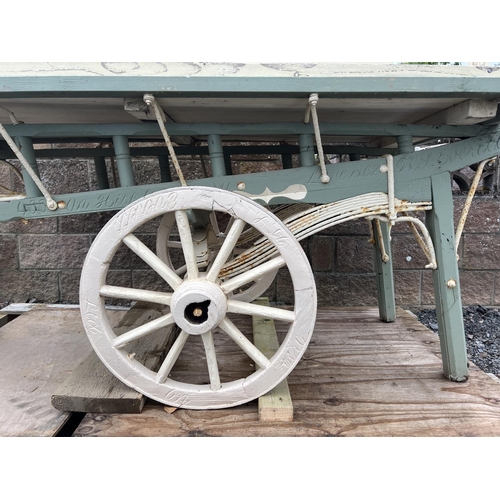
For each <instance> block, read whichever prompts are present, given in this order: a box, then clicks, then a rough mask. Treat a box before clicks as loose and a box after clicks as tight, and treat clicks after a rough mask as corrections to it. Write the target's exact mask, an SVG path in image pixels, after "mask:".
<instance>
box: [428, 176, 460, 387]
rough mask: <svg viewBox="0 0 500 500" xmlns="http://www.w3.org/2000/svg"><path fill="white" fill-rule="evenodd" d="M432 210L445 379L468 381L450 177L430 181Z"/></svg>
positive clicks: (436, 291)
mask: <svg viewBox="0 0 500 500" xmlns="http://www.w3.org/2000/svg"><path fill="white" fill-rule="evenodd" d="M431 186H432V205H433V209H432V210H431V211H430V212H427V218H426V221H427V225H428V227H429V233H430V235H431V237H432V239H433V242H434V248H435V251H436V261H437V269H436V270H435V271H433V279H434V294H435V300H436V314H437V321H438V328H439V339H440V343H441V354H442V357H443V370H444V374H445V376H446V377H447V378H448V379H450V380H453V381H455V382H463V381H465V380H467V378H468V368H467V349H466V345H465V334H464V323H463V318H462V301H461V297H460V282H459V277H458V264H457V257H456V251H455V235H454V233H455V230H454V227H453V198H452V194H451V182H450V174H449V173H448V172H443V173H441V174H438V175H435V176H433V177H432V178H431Z"/></svg>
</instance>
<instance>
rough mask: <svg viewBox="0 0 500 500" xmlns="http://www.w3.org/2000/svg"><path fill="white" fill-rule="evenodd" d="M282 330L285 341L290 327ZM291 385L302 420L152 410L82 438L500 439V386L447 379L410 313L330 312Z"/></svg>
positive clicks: (480, 376)
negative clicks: (385, 318)
mask: <svg viewBox="0 0 500 500" xmlns="http://www.w3.org/2000/svg"><path fill="white" fill-rule="evenodd" d="M248 323H250V320H249V321H248ZM238 327H240V329H243V330H245V331H246V329H247V328H248V327H247V324H246V323H245V322H243V321H240V322H238ZM275 327H276V332H277V335H278V338H283V335H285V334H286V330H287V326H286V324H285V323H282V322H275ZM243 330H242V331H243ZM186 354H187V353H186ZM242 363H245V361H244V360H243V361H242ZM221 373H222V370H221ZM288 385H289V388H290V393H291V396H292V398H293V403H294V419H293V422H280V423H276V422H263V421H259V418H258V414H257V411H256V408H257V402H252V403H249V404H247V405H242V406H240V407H235V408H228V409H224V410H184V409H178V410H176V411H175V412H173V413H171V414H168V413H166V412H165V411H164V410H163V408H162V407H161V406H160V407H158V406H153V405H150V404H147V405H146V406H145V407H144V410H143V412H142V414H141V415H105V416H102V415H97V414H88V415H87V416H86V417H85V418H84V420H83V421H82V423H81V425H80V427H79V428H78V429H77V431H76V433H75V435H77V436H431V437H432V436H500V384H499V383H498V382H497V381H495V380H493V379H492V378H490V377H489V376H488V375H487V374H486V373H484V372H482V371H481V370H479V369H478V368H477V367H475V366H474V365H473V364H472V363H471V367H470V377H469V380H468V381H467V382H463V383H456V382H451V381H450V380H447V379H446V378H445V377H443V375H442V369H441V359H440V349H439V337H438V336H437V335H436V334H435V333H434V332H432V331H430V330H428V329H427V328H425V327H424V326H423V325H422V324H421V323H419V322H418V320H417V319H416V318H414V317H413V316H411V315H410V314H408V313H405V312H404V311H403V310H402V309H398V310H397V318H396V321H394V322H393V323H384V322H381V321H380V320H379V317H378V308H376V307H375V308H362V307H358V308H347V309H339V308H321V309H320V310H318V320H317V323H316V328H315V332H314V334H313V338H312V341H311V343H310V344H309V347H308V349H307V351H306V353H305V355H304V357H303V358H302V360H301V361H300V362H299V364H298V365H297V367H296V368H295V369H294V370H293V371H292V373H291V374H290V375H289V377H288Z"/></svg>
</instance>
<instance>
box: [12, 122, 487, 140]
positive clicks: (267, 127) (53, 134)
mask: <svg viewBox="0 0 500 500" xmlns="http://www.w3.org/2000/svg"><path fill="white" fill-rule="evenodd" d="M5 129H6V130H7V132H8V133H9V134H10V136H11V137H19V136H24V137H31V138H47V139H53V140H55V139H57V138H69V137H74V138H77V137H87V138H90V137H95V138H98V139H100V140H102V138H107V139H110V138H112V137H113V136H116V135H121V136H125V137H128V138H129V139H130V138H137V137H150V138H159V139H161V138H162V135H161V132H160V129H159V127H158V124H156V123H131V124H128V123H127V124H45V125H26V124H21V125H6V126H5ZM167 129H168V133H169V134H170V135H171V136H189V137H192V136H203V137H205V136H208V135H210V134H217V135H220V136H232V135H237V136H244V137H251V136H263V135H265V136H299V135H300V134H311V135H313V134H314V129H313V126H312V124H310V123H309V124H305V123H286V122H275V123H243V124H242V123H168V124H167ZM487 131H488V129H487V128H486V129H485V128H484V127H482V126H481V125H410V124H396V125H394V124H378V123H332V122H322V123H321V135H322V136H323V137H324V136H329V135H345V136H373V137H380V136H391V137H398V136H401V135H412V136H413V137H439V138H444V137H472V136H476V135H480V134H483V133H485V132H487Z"/></svg>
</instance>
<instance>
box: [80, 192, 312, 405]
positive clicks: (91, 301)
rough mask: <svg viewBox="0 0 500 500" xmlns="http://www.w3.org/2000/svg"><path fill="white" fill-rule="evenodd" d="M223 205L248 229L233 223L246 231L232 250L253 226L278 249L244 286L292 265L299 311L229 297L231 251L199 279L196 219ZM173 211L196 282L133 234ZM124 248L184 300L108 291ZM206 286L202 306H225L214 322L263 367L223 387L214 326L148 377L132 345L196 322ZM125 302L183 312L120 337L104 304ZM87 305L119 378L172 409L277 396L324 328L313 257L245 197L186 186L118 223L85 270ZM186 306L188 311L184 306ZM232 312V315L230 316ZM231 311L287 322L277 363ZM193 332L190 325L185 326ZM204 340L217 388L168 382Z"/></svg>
mask: <svg viewBox="0 0 500 500" xmlns="http://www.w3.org/2000/svg"><path fill="white" fill-rule="evenodd" d="M214 206H217V208H218V210H221V211H226V212H227V213H230V214H231V215H233V216H234V217H235V218H236V219H237V221H238V220H239V221H241V222H239V223H238V224H233V226H236V229H234V232H233V234H232V235H228V238H227V239H226V241H229V242H231V241H234V244H235V243H236V241H237V236H238V234H237V233H238V229H239V230H240V232H241V230H242V229H243V227H244V223H247V224H250V225H252V226H253V227H255V228H257V229H258V230H259V231H260V233H261V234H262V235H263V236H265V237H267V238H268V239H269V240H270V241H271V242H272V243H273V244H275V246H276V248H277V250H278V252H279V256H278V257H275V258H274V259H272V260H271V261H269V262H267V263H265V264H261V265H259V266H257V267H256V268H255V269H254V270H252V271H250V274H249V275H247V276H246V278H245V277H243V275H241V276H240V278H241V279H240V280H239V282H241V280H242V279H244V278H245V279H248V278H249V277H250V278H251V277H252V276H253V277H255V276H257V275H258V274H259V273H261V274H265V273H269V272H271V271H277V269H278V267H282V266H283V265H286V266H287V267H288V271H289V273H290V277H291V280H292V283H293V289H294V302H295V305H294V309H293V311H288V310H283V309H277V308H264V309H262V307H263V306H255V305H253V304H248V303H245V302H243V301H239V300H235V299H228V298H227V297H228V295H229V293H230V292H231V291H232V287H237V286H238V283H239V282H238V280H234V279H230V280H228V281H227V282H225V283H222V284H220V283H218V280H217V274H218V272H217V268H218V267H222V265H223V264H224V263H225V261H226V258H225V257H224V253H226V254H228V255H229V253H228V252H230V250H231V249H230V248H229V247H230V243H228V244H227V245H226V247H225V248H224V245H223V246H222V247H221V251H220V252H219V254H218V256H217V258H216V259H215V261H214V263H213V265H212V268H211V269H210V270H209V271H208V273H206V274H203V273H200V272H199V271H198V269H197V266H196V265H195V264H196V262H195V258H194V257H193V248H192V243H190V231H189V225H188V223H187V216H186V210H189V209H198V210H207V211H210V210H212V209H213V207H214ZM165 212H174V213H175V214H176V219H177V222H178V224H179V228H180V232H181V235H180V236H181V241H182V243H183V245H182V247H183V248H182V250H183V252H184V255H185V257H186V263H187V276H186V277H185V278H181V277H179V276H177V275H176V274H175V273H174V272H173V270H172V269H171V268H169V266H168V265H166V264H164V263H163V261H162V260H161V259H159V258H158V257H157V256H156V255H155V254H154V253H153V252H151V251H150V250H148V249H147V248H146V250H145V246H144V245H143V244H141V242H140V240H138V239H137V238H136V237H135V236H134V235H133V234H132V233H133V231H135V230H137V229H138V228H139V227H140V226H141V225H142V224H144V223H145V222H147V221H149V220H150V219H152V218H154V217H157V216H160V215H162V214H163V213H165ZM186 223H187V227H186ZM181 227H183V229H181ZM122 244H125V245H127V246H128V247H129V248H131V249H132V250H133V251H134V252H135V253H136V254H137V255H139V256H140V257H141V258H142V259H143V260H144V261H145V262H147V263H148V264H149V265H150V266H151V267H152V268H153V269H154V270H155V271H156V272H157V273H158V274H159V275H160V276H162V278H163V279H164V280H165V281H166V282H167V283H169V284H170V286H171V287H172V288H173V289H174V292H173V293H172V294H169V293H160V292H156V291H146V292H144V291H140V290H139V291H138V290H135V289H122V288H120V287H113V286H109V285H107V284H106V275H107V271H108V267H109V262H110V261H111V259H112V257H113V255H114V254H115V252H116V251H117V250H118V248H119V247H120V246H121V245H122ZM244 274H246V273H244ZM197 281H198V282H200V283H201V282H207V283H208V285H209V286H208V287H207V290H205V291H201V292H200V294H201V296H202V298H203V297H206V298H207V300H213V301H214V302H216V301H218V303H221V304H219V305H217V306H213V307H216V313H217V314H219V316H218V317H216V319H215V320H214V321H215V323H217V324H218V328H219V329H220V330H222V331H223V332H224V334H225V335H227V336H229V337H230V338H231V339H232V340H233V341H234V342H235V343H236V344H237V345H238V346H239V347H240V348H241V349H242V350H243V351H244V353H245V354H246V355H247V356H248V357H249V358H251V359H252V360H253V361H254V362H255V363H256V365H257V366H259V367H260V368H259V369H258V370H257V371H255V372H254V373H252V374H250V375H249V376H247V377H245V378H241V379H238V380H233V381H228V382H223V383H221V382H220V377H219V371H218V368H217V354H216V352H215V349H214V341H213V336H214V334H213V324H210V325H209V328H208V330H207V329H201V330H203V331H201V330H200V331H197V332H195V333H193V332H189V331H186V330H188V328H186V329H185V330H182V331H181V334H180V335H179V337H178V338H177V340H176V341H175V342H174V345H173V346H172V348H171V349H170V351H169V353H168V354H167V357H166V358H165V360H164V361H163V364H162V366H161V367H160V369H159V370H158V372H153V371H152V370H150V369H148V368H146V367H145V366H144V365H142V364H141V363H140V362H138V361H137V360H135V359H133V356H130V353H129V352H128V351H127V345H128V343H129V342H130V341H131V340H134V339H138V338H141V337H144V336H146V335H148V334H149V333H151V332H153V331H156V330H157V329H158V328H160V327H162V326H165V325H168V324H172V323H174V322H175V321H176V318H177V320H179V317H180V315H181V314H188V313H187V312H186V310H187V309H186V308H184V309H182V308H183V307H184V306H185V304H188V305H189V307H191V306H192V304H195V305H194V306H193V307H196V304H198V303H200V304H202V303H203V300H201V301H200V300H199V297H198V298H196V300H195V298H194V297H195V296H194V295H193V294H195V293H197V287H196V283H197ZM124 290H125V291H124ZM186 290H187V291H186ZM181 291H184V292H185V293H184V295H186V296H187V297H188V299H186V300H185V302H182V300H184V299H183V298H182V297H184V295H182V294H181V293H180V292H181ZM138 292H144V293H138ZM220 292H222V295H221V293H220ZM190 294H191V295H190ZM181 295H182V297H181ZM125 296H127V298H134V297H135V299H136V300H149V301H151V302H159V303H163V304H166V305H169V306H172V307H173V309H175V310H173V311H171V312H169V313H168V314H166V315H164V316H163V317H161V318H158V319H157V320H154V321H152V322H150V323H148V324H146V325H142V326H140V327H137V328H135V329H133V330H131V331H129V332H126V333H124V334H122V335H120V336H116V335H115V333H114V331H113V329H112V327H111V326H110V323H109V320H108V317H107V314H106V308H105V302H104V299H105V297H121V298H124V297H125ZM216 296H217V297H216ZM224 296H225V297H224ZM221 297H224V299H221ZM181 299H182V300H181ZM172 302H173V304H172ZM80 303H81V313H82V321H83V324H84V327H85V329H86V331H87V334H88V336H89V339H90V342H91V343H92V346H93V347H94V350H95V351H96V353H97V355H98V356H99V357H100V358H101V360H102V361H103V363H104V364H105V365H106V366H107V367H108V368H109V369H110V371H111V372H112V373H113V374H114V375H115V376H117V377H118V378H119V379H120V380H122V381H123V382H124V383H125V384H127V385H129V386H131V387H134V388H135V389H136V390H138V391H139V392H141V393H143V394H145V395H146V396H148V397H150V398H152V399H155V400H157V401H160V402H162V403H165V404H169V405H172V406H179V407H184V408H194V409H201V408H224V407H229V406H235V405H238V404H242V403H245V402H248V401H251V400H253V399H256V398H257V397H259V396H261V395H262V394H264V393H266V392H268V391H269V390H271V389H272V388H273V387H275V386H276V385H277V384H278V383H279V382H281V381H282V380H283V379H284V378H285V377H286V376H287V375H288V374H289V373H290V372H291V371H292V369H293V368H294V367H295V365H296V364H297V362H298V361H299V360H300V358H301V356H302V354H303V352H304V351H305V349H306V348H307V345H308V343H309V339H310V337H311V334H312V331H313V328H314V323H315V319H316V289H315V285H314V278H313V275H312V271H311V268H310V265H309V262H308V260H307V257H306V256H305V254H304V252H303V250H302V248H301V246H300V244H299V243H298V242H297V240H296V239H295V238H294V237H293V235H292V234H291V233H290V231H288V229H287V228H286V226H284V224H283V223H282V222H281V221H280V220H279V219H278V218H277V217H275V216H274V215H272V214H271V213H269V212H268V211H267V210H265V209H263V208H262V207H261V206H260V205H258V204H257V203H255V202H253V201H252V200H249V199H247V198H244V197H243V196H241V195H238V194H236V193H231V192H228V191H223V190H220V189H215V188H200V187H184V188H174V189H170V190H166V191H162V192H159V193H155V194H153V195H150V196H148V197H146V198H143V199H141V200H138V201H137V202H135V203H133V204H131V205H129V206H128V207H126V208H125V209H123V210H122V211H120V212H119V213H118V214H116V215H115V216H114V217H113V218H112V219H111V220H110V221H109V222H108V224H106V226H105V227H104V228H103V229H102V231H101V232H100V233H99V234H98V236H97V237H96V239H95V240H94V243H93V244H92V247H91V249H90V250H89V253H88V255H87V258H86V260H85V264H84V267H83V271H82V278H81V286H80ZM179 304H181V305H180V306H179ZM224 307H225V308H226V309H225V310H224V311H222V309H223V308H224ZM259 307H260V309H259ZM179 311H180V312H179ZM221 311H222V312H221ZM227 312H229V313H235V314H244V315H246V316H249V315H253V314H256V313H259V315H262V316H264V317H268V318H270V319H275V320H280V321H285V322H287V323H288V325H289V326H288V332H287V334H286V336H285V338H284V340H283V342H282V343H281V345H280V347H279V349H278V351H277V352H276V354H274V356H272V357H271V358H270V359H267V358H266V357H265V356H264V355H263V354H262V353H261V352H260V351H258V349H257V348H255V346H254V345H253V343H252V342H250V341H249V340H248V339H246V337H245V336H244V335H243V334H242V333H241V331H240V330H239V329H238V327H237V326H236V325H235V324H234V323H233V322H232V321H231V320H230V319H229V318H228V317H227V315H226V313H227ZM202 313H203V311H202ZM217 314H216V315H217ZM221 318H222V319H221ZM184 326H186V325H185V324H184ZM195 335H199V336H201V338H202V340H203V345H204V349H205V357H206V363H207V367H208V372H209V376H210V383H209V384H202V385H199V384H192V383H186V382H181V381H177V380H172V379H171V378H169V377H168V375H169V374H170V370H171V369H172V367H173V366H174V364H175V361H176V360H177V357H178V356H179V354H180V353H181V352H182V350H183V348H184V346H185V344H186V342H189V340H190V337H193V336H195Z"/></svg>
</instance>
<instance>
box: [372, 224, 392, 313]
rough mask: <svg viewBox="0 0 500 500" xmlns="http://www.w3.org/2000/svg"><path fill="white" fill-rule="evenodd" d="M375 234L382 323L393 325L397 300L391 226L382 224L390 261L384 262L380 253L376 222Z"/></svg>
mask: <svg viewBox="0 0 500 500" xmlns="http://www.w3.org/2000/svg"><path fill="white" fill-rule="evenodd" d="M371 224H372V228H373V234H374V235H375V236H374V237H375V245H374V263H375V275H376V280H377V299H378V310H379V316H380V319H381V320H382V321H385V322H386V323H391V322H392V321H395V320H396V298H395V294H394V273H393V266H392V249H391V239H390V232H389V226H388V224H387V223H385V222H381V223H380V229H381V232H382V239H383V241H384V249H385V253H386V254H387V255H388V257H389V260H388V261H387V262H384V261H383V260H382V255H381V253H380V244H379V241H378V235H377V228H376V223H375V221H372V222H371Z"/></svg>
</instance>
